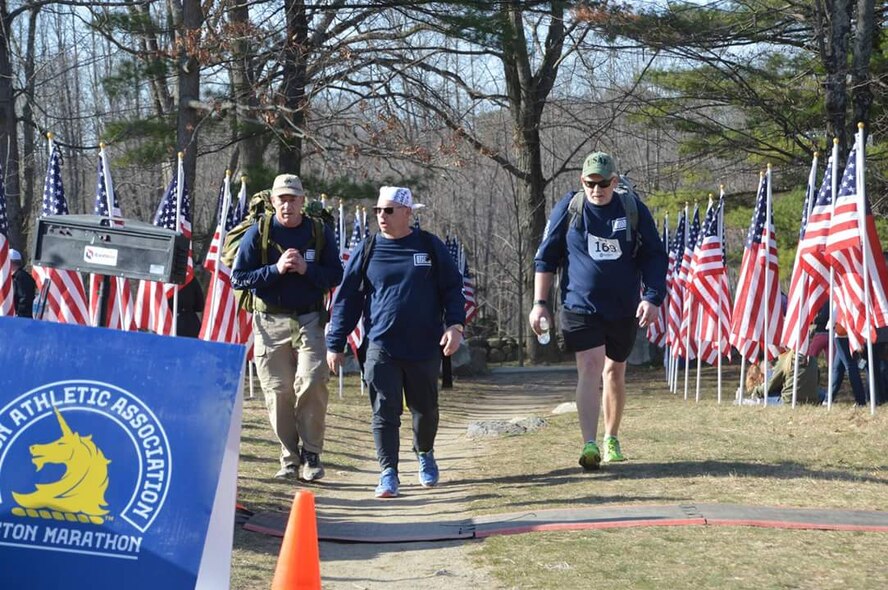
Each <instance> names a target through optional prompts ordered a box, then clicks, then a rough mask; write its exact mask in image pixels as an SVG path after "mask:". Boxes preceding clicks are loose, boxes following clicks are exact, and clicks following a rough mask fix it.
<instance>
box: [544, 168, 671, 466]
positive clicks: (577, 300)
mask: <svg viewBox="0 0 888 590" xmlns="http://www.w3.org/2000/svg"><path fill="white" fill-rule="evenodd" d="M619 180H620V177H619V174H618V173H617V166H616V163H615V162H614V158H613V157H612V156H610V155H608V154H605V153H604V152H595V153H593V154H590V155H589V156H588V157H587V158H586V160H585V162H584V163H583V172H582V174H581V176H580V181H581V182H582V185H583V188H582V192H579V193H575V192H573V191H571V192H570V193H568V194H567V195H565V196H564V198H562V199H561V200H560V201H559V202H558V203H557V204H556V205H555V207H553V209H552V213H551V215H550V217H549V221H548V223H547V224H546V229H545V231H544V233H543V240H542V243H540V247H539V249H538V250H537V253H536V257H535V269H536V275H535V280H534V299H535V300H536V301H535V303H534V306H533V309H532V310H531V312H530V325H531V328H532V329H533V331H534V332H536V333H537V334H539V333H540V332H541V330H540V320H541V319H542V318H545V319H546V321H547V322H549V324H550V325H551V323H552V322H551V317H550V315H549V305H548V303H549V302H548V297H549V292H550V291H551V289H552V283H553V279H554V276H555V272H556V271H557V270H559V269H562V275H561V304H562V309H561V332H562V334H563V336H564V342H565V344H566V346H567V348H568V349H569V350H572V351H573V352H574V353H575V355H576V360H577V373H578V379H577V413H578V414H579V419H580V430H581V432H582V435H583V442H584V446H583V451H582V454H581V455H580V465H581V466H582V467H583V468H584V469H586V470H595V469H598V467H599V463H601V461H602V460H604V461H605V462H614V461H624V460H625V457H624V456H623V454H622V452H621V449H620V442H619V440H618V439H617V431H618V430H619V427H620V420H621V418H622V415H623V407H624V405H625V402H626V359H627V358H628V357H629V353H630V352H631V351H632V346H633V344H634V343H635V332H636V330H637V329H638V327H641V328H645V327H647V326H648V324H650V323H651V322H653V321H654V319H655V318H656V316H657V311H658V307H659V305H660V304H661V303H662V302H663V299H664V297H665V296H666V263H667V256H666V250H665V248H664V247H663V243H662V241H661V240H660V236H659V234H658V232H657V228H656V225H655V224H654V219H653V217H652V216H651V213H650V211H649V210H648V208H647V207H646V206H645V205H644V204H643V203H641V201H640V200H639V199H638V198H637V197H636V196H635V195H634V194H633V193H632V192H631V191H628V192H627V191H624V190H623V189H622V188H621V187H619V186H618V185H619ZM617 195H619V196H617ZM602 381H603V384H604V388H603V389H604V392H603V398H604V403H603V408H604V434H605V436H604V441H603V443H604V444H603V446H604V452H603V455H602V452H601V451H600V450H599V447H598V444H597V442H596V438H597V432H598V417H599V413H600V412H601V408H602V392H601V388H600V386H601V384H602Z"/></svg>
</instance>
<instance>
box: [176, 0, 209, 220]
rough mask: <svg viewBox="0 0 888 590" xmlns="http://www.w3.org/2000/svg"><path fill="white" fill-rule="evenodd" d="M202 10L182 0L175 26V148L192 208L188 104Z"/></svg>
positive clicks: (196, 87)
mask: <svg viewBox="0 0 888 590" xmlns="http://www.w3.org/2000/svg"><path fill="white" fill-rule="evenodd" d="M203 20H204V16H203V10H202V8H201V5H200V1H199V0H183V2H182V20H181V24H180V25H179V26H177V27H176V28H177V39H176V41H177V44H178V46H177V48H176V51H177V55H178V91H179V104H178V105H177V106H178V116H177V119H176V120H177V125H176V148H177V149H178V150H179V151H182V152H185V160H184V162H183V164H184V168H185V186H187V187H190V194H191V201H192V210H193V208H194V201H195V196H196V191H195V190H194V181H195V177H196V172H197V146H198V144H197V126H198V122H199V115H198V112H197V110H196V109H195V108H193V106H192V101H193V102H195V103H196V102H198V101H199V100H200V63H199V61H198V59H197V57H196V56H197V52H198V50H199V49H200V27H201V25H202V24H203Z"/></svg>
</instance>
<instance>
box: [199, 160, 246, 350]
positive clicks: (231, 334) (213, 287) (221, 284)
mask: <svg viewBox="0 0 888 590" xmlns="http://www.w3.org/2000/svg"><path fill="white" fill-rule="evenodd" d="M237 209H238V207H237V203H236V202H235V203H233V202H231V181H230V178H229V176H228V175H226V177H225V181H224V182H223V183H222V187H221V188H220V190H219V205H218V208H217V211H216V218H217V219H218V220H219V224H218V225H217V226H216V232H215V233H214V235H213V241H212V243H211V244H210V250H209V253H208V254H207V259H206V261H205V262H204V268H206V269H207V270H208V271H209V272H210V273H211V275H212V277H211V279H210V288H209V290H208V291H207V299H206V303H205V304H204V314H203V318H202V321H201V326H200V333H199V334H198V337H199V338H200V339H201V340H210V341H213V342H228V343H232V344H239V343H243V339H242V338H241V334H240V322H239V318H238V312H239V308H238V305H237V301H236V300H235V296H234V289H232V288H231V269H230V268H228V267H227V266H226V265H225V264H224V263H223V262H222V260H221V259H219V256H220V254H221V247H220V245H221V244H223V243H224V240H225V236H226V235H227V234H228V232H229V231H231V229H232V228H234V226H235V225H237V221H238V220H237V214H238V213H237ZM217 259H218V260H217Z"/></svg>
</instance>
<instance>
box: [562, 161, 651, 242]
mask: <svg viewBox="0 0 888 590" xmlns="http://www.w3.org/2000/svg"><path fill="white" fill-rule="evenodd" d="M614 194H615V195H616V196H618V197H619V198H620V201H621V202H622V203H623V209H625V210H626V217H627V218H628V219H629V223H627V224H626V241H627V242H632V243H633V246H632V258H635V257H636V256H637V255H638V250H639V248H641V234H639V233H638V194H637V193H636V192H635V190H634V189H633V188H632V186H630V185H629V184H628V183H626V182H624V180H623V177H620V183H619V184H618V185H617V188H615V189H614ZM585 200H586V194H585V193H584V192H583V191H577V192H575V193H574V194H573V196H571V199H570V205H568V206H567V211H568V218H569V220H570V224H571V225H572V226H573V227H574V229H576V230H577V231H583V230H584V229H585V226H584V222H583V202H584V201H585Z"/></svg>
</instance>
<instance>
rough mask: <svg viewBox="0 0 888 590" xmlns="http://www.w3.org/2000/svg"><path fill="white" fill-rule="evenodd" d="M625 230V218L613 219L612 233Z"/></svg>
mask: <svg viewBox="0 0 888 590" xmlns="http://www.w3.org/2000/svg"><path fill="white" fill-rule="evenodd" d="M625 229H626V218H625V217H619V218H617V219H614V231H615V232H618V231H620V230H625Z"/></svg>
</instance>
